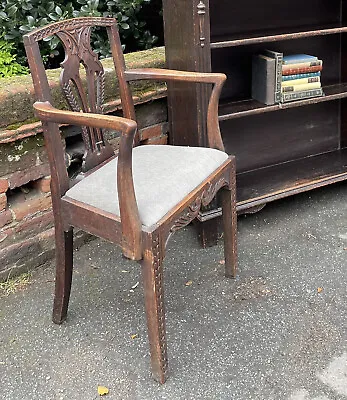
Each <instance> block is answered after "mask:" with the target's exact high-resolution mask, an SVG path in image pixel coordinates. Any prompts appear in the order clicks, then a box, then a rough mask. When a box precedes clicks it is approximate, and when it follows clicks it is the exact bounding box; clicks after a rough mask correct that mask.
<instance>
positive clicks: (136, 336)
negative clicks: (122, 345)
mask: <svg viewBox="0 0 347 400" xmlns="http://www.w3.org/2000/svg"><path fill="white" fill-rule="evenodd" d="M130 337H131V339H136V338H138V337H139V335H138V333H134V334H133V335H131V336H130Z"/></svg>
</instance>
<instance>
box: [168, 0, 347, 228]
mask: <svg viewBox="0 0 347 400" xmlns="http://www.w3.org/2000/svg"><path fill="white" fill-rule="evenodd" d="M163 15H164V22H165V24H164V29H165V32H164V33H165V51H166V61H167V67H168V68H173V69H182V70H189V71H198V72H211V71H212V72H223V73H225V74H226V75H227V77H228V79H227V81H226V83H225V85H224V88H223V91H222V94H221V101H220V107H219V120H220V127H221V133H222V138H223V142H224V146H225V149H226V152H227V153H229V154H234V155H235V156H236V166H237V186H238V199H237V204H238V209H239V210H242V211H245V210H247V209H248V208H251V207H253V206H259V205H261V204H264V203H266V202H268V201H272V200H275V199H277V198H280V197H285V196H289V195H292V194H295V193H298V192H302V191H305V190H311V189H313V188H315V187H318V186H324V185H327V184H330V183H333V182H336V181H340V180H345V179H347V35H345V32H347V1H345V0H330V1H329V2H328V1H325V0H305V1H304V2H303V1H302V0H290V1H288V0H283V1H280V2H278V1H275V0H263V1H262V2H261V7H259V0H243V1H239V2H238V1H230V0H218V1H214V2H212V1H211V0H185V1H182V0H163ZM266 49H268V50H272V51H276V52H281V53H283V54H285V55H289V54H311V55H314V56H317V57H318V58H319V59H321V60H323V71H322V75H321V82H322V87H323V91H324V94H325V95H324V96H321V97H314V98H310V99H302V100H296V101H293V102H289V103H284V104H275V105H270V106H267V105H265V104H261V103H259V102H257V101H255V100H253V99H251V92H252V84H251V77H252V57H253V55H255V54H261V53H262V52H263V51H264V50H266ZM210 92H211V90H210V88H208V87H206V85H198V86H196V85H193V84H192V85H189V84H184V85H182V84H179V83H175V82H172V83H170V85H169V86H168V100H169V101H168V104H169V121H170V140H171V143H172V144H177V145H180V144H183V145H189V146H206V145H207V127H206V114H207V104H208V100H209V95H210ZM187 99H189V107H187ZM276 111H281V112H276ZM206 226H207V225H206ZM208 226H209V228H208V229H211V230H212V228H211V226H212V225H211V223H210V222H209V224H208ZM206 229H207V228H206Z"/></svg>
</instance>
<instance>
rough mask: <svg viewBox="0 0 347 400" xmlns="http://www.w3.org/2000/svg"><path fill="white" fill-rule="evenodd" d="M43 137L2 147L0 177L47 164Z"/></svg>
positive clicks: (26, 139) (31, 138)
mask: <svg viewBox="0 0 347 400" xmlns="http://www.w3.org/2000/svg"><path fill="white" fill-rule="evenodd" d="M47 163H48V158H47V154H46V150H45V148H44V143H43V137H42V135H40V134H39V135H37V136H32V137H28V138H25V139H23V140H18V141H16V142H12V143H6V144H2V145H1V146H0V176H1V177H3V176H7V175H9V174H12V173H14V172H17V171H23V170H26V169H28V168H33V167H34V166H36V165H38V164H47Z"/></svg>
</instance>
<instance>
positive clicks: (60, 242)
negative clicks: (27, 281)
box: [53, 226, 73, 324]
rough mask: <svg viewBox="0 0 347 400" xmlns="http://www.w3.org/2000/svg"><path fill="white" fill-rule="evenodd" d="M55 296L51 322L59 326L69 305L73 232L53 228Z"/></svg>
mask: <svg viewBox="0 0 347 400" xmlns="http://www.w3.org/2000/svg"><path fill="white" fill-rule="evenodd" d="M55 259H56V275H55V296H54V305H53V322H54V323H55V324H61V323H62V322H63V321H64V320H65V319H66V314H67V309H68V305H69V298H70V291H71V281H72V267H73V230H72V229H70V230H69V231H68V232H64V231H63V230H62V229H60V228H59V227H57V226H56V228H55Z"/></svg>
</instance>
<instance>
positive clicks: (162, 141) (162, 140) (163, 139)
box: [143, 135, 168, 144]
mask: <svg viewBox="0 0 347 400" xmlns="http://www.w3.org/2000/svg"><path fill="white" fill-rule="evenodd" d="M167 142H168V136H167V135H162V136H159V137H157V138H153V139H147V140H144V141H143V144H167Z"/></svg>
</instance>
